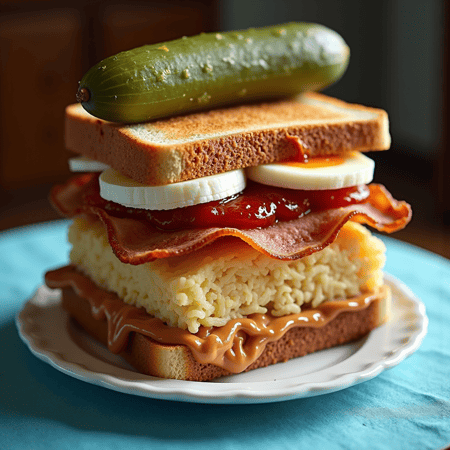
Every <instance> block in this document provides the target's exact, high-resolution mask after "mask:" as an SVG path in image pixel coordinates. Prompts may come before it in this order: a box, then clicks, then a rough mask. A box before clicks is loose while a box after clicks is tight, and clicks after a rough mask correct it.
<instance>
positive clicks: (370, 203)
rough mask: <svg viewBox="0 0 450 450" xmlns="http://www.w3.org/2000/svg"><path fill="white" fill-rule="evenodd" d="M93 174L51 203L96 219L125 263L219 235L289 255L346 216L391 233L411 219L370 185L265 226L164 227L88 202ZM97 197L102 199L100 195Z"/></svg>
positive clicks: (322, 237)
mask: <svg viewBox="0 0 450 450" xmlns="http://www.w3.org/2000/svg"><path fill="white" fill-rule="evenodd" d="M96 178H97V176H96V175H94V174H88V175H82V176H78V177H74V178H72V179H71V180H69V181H68V182H67V183H66V184H65V185H60V186H56V187H55V188H54V189H53V190H52V194H51V200H52V203H53V204H54V206H55V207H56V209H57V210H59V211H60V212H61V214H63V215H65V216H68V217H74V216H77V215H80V214H84V215H88V216H90V217H93V218H94V219H95V220H98V219H99V220H101V221H102V222H103V224H104V226H105V228H106V230H107V234H108V241H109V243H110V245H111V248H112V250H113V251H114V254H115V255H116V256H117V257H118V258H119V260H120V261H122V262H124V263H129V264H143V263H145V262H148V261H153V260H155V259H157V258H167V257H171V256H179V255H183V254H188V253H191V252H193V251H195V250H197V249H199V248H201V247H204V246H205V245H207V244H209V243H211V242H213V241H215V240H217V239H219V238H220V239H222V238H224V237H234V238H239V239H241V240H243V241H244V242H246V243H247V244H248V245H250V246H252V247H253V248H254V249H255V250H257V251H258V252H260V253H263V254H265V255H268V256H270V257H272V258H277V259H282V260H293V259H298V258H302V257H304V256H307V255H310V254H312V253H314V252H317V251H320V250H322V249H323V248H325V247H326V246H327V245H330V244H331V243H332V242H333V241H334V239H335V238H336V236H337V234H338V232H339V230H340V229H341V228H342V227H343V226H344V224H345V223H346V222H348V221H349V220H354V221H358V222H361V223H365V224H368V225H370V226H372V227H374V228H376V229H377V230H378V231H383V232H388V233H390V232H393V231H397V230H400V229H402V228H403V227H404V226H405V225H406V224H407V223H408V222H409V220H410V219H411V208H410V206H409V205H408V204H407V203H405V202H398V201H396V200H394V199H393V198H392V196H391V195H390V194H389V192H388V191H387V190H386V189H385V188H384V187H383V186H381V185H377V184H370V185H368V186H367V188H368V189H369V196H368V198H366V199H365V201H363V202H362V203H358V202H357V203H355V204H347V206H342V207H340V208H330V209H323V210H321V211H311V212H310V213H308V214H305V215H304V216H302V217H299V218H297V219H293V220H288V221H278V222H276V223H274V224H273V225H272V226H269V227H266V228H260V227H258V228H250V229H239V228H233V227H225V226H216V227H214V226H208V225H207V224H205V227H204V228H186V229H182V230H172V231H167V230H160V229H158V228H156V227H155V226H153V225H152V224H151V223H149V222H148V221H147V220H146V219H143V218H140V217H137V216H136V215H135V214H134V213H135V212H136V211H138V210H133V209H132V210H131V211H130V214H131V215H129V216H128V215H127V216H125V217H124V216H123V215H121V214H116V213H115V212H113V211H110V210H107V209H105V207H104V206H105V205H104V204H103V203H95V202H93V199H94V200H95V199H97V200H98V198H99V197H100V196H99V194H98V182H97V179H96ZM354 194H355V195H357V192H355V193H354ZM363 194H364V190H363ZM331 200H332V199H331ZM100 201H103V200H102V199H101V198H100ZM348 203H350V202H348Z"/></svg>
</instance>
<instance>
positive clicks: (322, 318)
mask: <svg viewBox="0 0 450 450" xmlns="http://www.w3.org/2000/svg"><path fill="white" fill-rule="evenodd" d="M45 279H46V283H47V285H48V286H49V287H51V288H65V287H72V288H73V289H74V290H75V292H76V293H77V294H78V295H79V296H80V297H82V298H84V299H86V300H88V301H89V303H90V305H91V312H92V315H93V317H94V318H96V319H97V320H106V321H107V324H108V348H109V350H110V351H111V352H113V353H120V352H121V351H122V350H123V349H124V348H125V347H126V345H127V342H128V338H129V334H130V333H131V332H137V333H140V334H143V335H145V336H147V337H149V338H151V339H153V340H155V341H156V342H159V343H162V344H172V345H185V346H187V347H188V348H189V349H190V350H191V352H192V354H193V356H194V358H195V359H196V360H197V361H198V362H200V363H203V364H213V365H216V366H218V367H221V368H223V369H226V370H228V371H230V372H232V373H239V372H242V371H244V370H245V369H246V368H247V367H248V366H249V365H250V364H252V363H253V362H254V361H255V360H256V359H257V358H258V357H259V356H260V355H261V353H262V352H263V350H264V349H265V347H266V345H267V344H268V343H269V342H274V341H276V340H278V339H280V338H281V337H282V336H283V335H284V334H285V333H286V332H287V331H288V330H290V329H291V328H293V327H316V328H317V327H322V326H324V325H326V324H327V323H329V322H330V321H331V320H333V319H334V318H335V317H336V316H337V315H338V314H340V313H341V312H344V311H359V310H363V309H365V308H367V307H368V306H369V304H370V303H371V302H372V301H374V300H375V299H379V298H380V296H383V295H384V294H385V293H383V292H381V293H376V294H375V293H367V294H361V295H359V296H357V297H354V298H351V299H348V300H333V301H329V302H324V303H322V304H321V305H319V306H318V307H317V308H314V309H308V310H306V311H304V312H301V313H299V314H291V315H288V316H284V317H273V316H271V315H270V314H252V315H250V316H248V317H246V318H243V319H234V320H231V321H230V322H228V323H227V324H226V325H225V326H223V327H219V328H206V327H202V328H201V329H200V331H199V332H198V333H196V334H192V333H189V332H188V331H187V330H182V329H180V328H174V327H169V326H167V325H165V324H164V323H163V322H162V321H161V320H159V319H157V318H155V317H152V316H149V315H148V314H147V313H146V312H145V310H144V309H142V308H137V307H135V306H132V305H127V304H125V303H124V302H122V300H120V299H119V297H118V296H117V295H116V294H114V293H112V292H108V291H105V290H103V289H101V288H99V287H97V286H96V285H95V283H94V282H92V281H91V280H90V279H89V278H88V277H86V276H85V275H83V274H82V273H80V272H79V271H77V269H76V268H75V267H73V266H66V267H62V268H60V269H57V270H54V271H51V272H48V273H47V274H46V278H45ZM383 289H384V288H383Z"/></svg>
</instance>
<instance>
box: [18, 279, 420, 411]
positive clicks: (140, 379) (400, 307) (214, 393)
mask: <svg viewBox="0 0 450 450" xmlns="http://www.w3.org/2000/svg"><path fill="white" fill-rule="evenodd" d="M385 280H386V283H387V284H388V285H389V286H390V287H391V289H392V294H393V299H392V300H393V302H392V316H393V317H392V319H391V320H390V321H389V323H387V324H385V325H383V326H381V327H378V328H377V329H375V330H374V331H372V332H371V333H370V334H369V335H368V336H367V337H365V338H363V339H361V340H359V341H357V342H355V343H353V344H348V345H344V346H340V347H336V348H332V349H329V350H322V351H320V352H317V353H313V354H311V355H307V356H304V357H301V358H297V359H293V360H290V361H288V362H286V363H283V364H276V365H273V366H270V367H266V368H263V369H257V370H253V371H250V372H247V373H244V374H239V375H233V376H229V377H224V378H219V379H218V380H217V381H213V382H194V381H179V380H167V379H162V378H155V377H150V376H147V375H142V374H140V373H137V372H136V371H135V370H134V369H133V368H132V367H130V366H128V365H127V364H126V363H125V362H124V361H123V360H122V359H121V358H120V357H116V356H114V355H112V354H110V353H109V352H108V351H107V350H106V348H105V347H103V346H102V345H100V344H98V343H96V342H95V341H94V340H92V339H91V338H90V337H89V336H87V335H86V334H85V333H84V332H83V331H82V330H81V329H79V328H78V327H77V326H76V325H74V324H73V323H72V322H71V321H70V320H69V318H68V316H67V313H66V312H65V311H64V310H63V309H62V308H61V306H60V294H59V291H58V290H50V289H48V288H46V287H45V286H42V287H40V288H39V289H38V291H37V292H36V294H35V295H34V297H33V298H32V299H30V300H29V301H28V302H27V303H26V304H25V305H24V307H23V309H22V311H21V312H20V313H19V314H18V315H17V318H16V324H17V328H18V330H19V334H20V337H21V338H22V340H23V341H24V342H25V344H27V346H28V347H29V348H30V350H31V351H32V353H34V354H35V355H36V356H37V357H38V358H40V359H41V360H43V361H45V362H47V363H49V364H50V365H52V366H53V367H55V368H56V369H58V370H60V371H62V372H64V373H66V374H68V375H71V376H73V377H75V378H78V379H80V380H83V381H86V382H88V383H92V384H96V385H99V386H104V387H106V388H109V389H113V390H116V391H119V392H124V393H128V394H133V395H139V396H143V397H150V398H158V399H165V400H178V401H187V402H202V403H266V402H274V401H281V400H290V399H295V398H301V397H311V396H314V395H320V394H326V393H329V392H334V391H338V390H341V389H345V388H347V387H350V386H353V385H355V384H357V383H361V382H362V381H366V380H370V379H371V378H373V377H375V376H376V375H378V374H379V373H380V372H382V371H383V370H385V369H388V368H391V367H393V366H396V365H397V364H398V363H400V362H401V361H402V360H404V359H405V358H406V357H407V356H409V355H411V354H412V353H413V352H414V351H415V350H417V349H418V347H419V346H420V344H421V342H422V340H423V338H424V336H425V334H426V331H427V325H428V319H427V316H426V314H425V307H424V305H423V303H422V302H421V301H420V300H418V299H417V298H416V297H415V295H414V294H413V293H412V292H411V291H410V289H409V288H408V287H406V286H405V285H404V284H402V283H401V282H400V281H398V280H397V279H395V278H394V277H392V276H390V275H385Z"/></svg>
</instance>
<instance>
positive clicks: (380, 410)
mask: <svg viewBox="0 0 450 450" xmlns="http://www.w3.org/2000/svg"><path fill="white" fill-rule="evenodd" d="M66 231H67V223H66V222H64V221H61V222H55V223H50V224H43V225H38V226H31V227H26V228H22V229H18V230H12V231H7V232H4V233H2V234H0V288H1V289H0V308H1V309H0V410H1V419H0V448H1V449H41V448H42V449H46V450H50V449H71V450H75V449H91V448H92V449H93V448H95V449H97V448H98V449H122V448H126V449H129V450H132V449H142V448H151V449H160V448H169V449H191V448H192V449H194V448H195V449H196V450H201V449H208V450H211V449H222V448H230V449H241V448H242V449H246V450H248V449H251V448H258V449H266V448H267V449H291V448H292V449H294V448H295V449H298V448H308V449H341V448H343V449H365V448H371V449H372V448H373V449H440V448H443V447H445V446H446V445H447V444H448V443H450V261H448V260H445V259H443V258H440V257H438V256H436V255H433V254H431V253H427V252H425V251H423V250H420V249H418V248H415V247H412V246H409V245H406V244H403V243H400V242H398V241H395V240H393V239H390V238H384V237H383V239H384V241H385V242H386V244H387V248H388V262H387V267H386V271H387V272H389V273H391V274H392V275H394V276H396V277H397V278H399V279H400V280H402V281H403V282H404V283H406V284H407V285H408V286H409V287H410V288H411V289H412V290H413V291H414V293H415V294H416V295H417V296H418V297H419V298H421V299H422V300H423V302H424V303H425V304H426V307H427V314H428V317H429V320H430V322H429V331H428V335H427V336H426V338H425V340H424V342H423V344H422V346H421V347H420V349H419V350H418V351H417V352H416V353H414V354H413V355H412V356H410V357H409V358H408V359H406V360H405V361H403V362H402V363H401V364H400V365H398V366H397V367H395V368H393V369H391V370H388V371H386V372H383V373H382V374H381V375H379V376H378V377H376V378H374V379H372V380H370V381H367V382H364V383H362V384H358V385H356V386H353V387H351V388H349V389H345V390H343V391H339V392H335V393H331V394H326V395H321V396H318V397H312V398H307V399H299V400H291V401H286V402H280V403H269V404H257V405H205V404H193V403H177V402H170V401H162V400H152V399H148V398H142V397H137V396H131V395H126V394H122V393H118V392H114V391H111V390H109V389H105V388H102V387H98V386H94V385H90V384H87V383H84V382H82V381H79V380H76V379H74V378H71V377H69V376H67V375H64V374H63V373H60V372H59V371H57V370H55V369H54V368H52V367H51V366H49V365H47V364H45V363H44V362H42V361H40V360H38V359H37V358H36V357H35V356H33V355H32V354H31V353H30V351H29V350H28V349H27V348H26V346H25V345H24V344H23V343H22V341H21V340H20V338H19V336H18V334H17V331H16V327H15V324H14V316H15V314H16V313H17V311H18V310H19V309H20V307H21V305H22V304H23V302H24V301H26V300H27V299H28V298H29V297H30V296H31V295H32V293H33V292H34V290H35V289H36V287H37V286H38V285H40V284H41V283H42V279H43V273H44V271H45V270H46V269H48V268H51V267H55V266H58V265H60V264H63V263H65V262H66V261H67V252H68V245H67V244H66Z"/></svg>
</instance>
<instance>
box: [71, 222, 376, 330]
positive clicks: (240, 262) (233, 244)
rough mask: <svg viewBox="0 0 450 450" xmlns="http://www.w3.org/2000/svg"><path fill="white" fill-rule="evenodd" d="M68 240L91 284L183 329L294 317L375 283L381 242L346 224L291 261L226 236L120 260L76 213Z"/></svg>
mask: <svg viewBox="0 0 450 450" xmlns="http://www.w3.org/2000/svg"><path fill="white" fill-rule="evenodd" d="M69 241H70V242H71V244H72V251H71V254H70V260H71V262H72V263H73V264H75V265H76V266H77V267H78V268H79V269H80V270H81V271H82V272H84V273H85V274H86V275H88V276H89V277H90V278H91V279H92V280H93V281H94V282H95V283H96V284H97V285H98V286H100V287H102V288H104V289H106V290H108V291H111V292H114V293H116V294H117V295H118V297H119V298H121V299H122V300H123V301H124V302H125V303H127V304H130V305H135V306H139V307H143V308H144V309H145V310H146V311H147V312H148V313H149V314H150V315H152V316H155V317H157V318H159V319H161V320H162V321H164V322H165V323H167V324H168V325H170V326H173V327H178V328H182V329H187V330H189V331H190V332H191V333H196V332H198V330H199V328H200V327H201V326H204V327H220V326H223V325H225V324H226V323H227V322H228V321H230V320H232V319H236V318H242V317H246V316H248V315H250V314H254V313H260V314H265V313H267V312H270V314H271V315H273V316H285V315H288V314H297V313H300V312H301V311H302V310H304V309H305V308H306V309H309V308H315V307H317V306H319V305H320V304H321V303H323V302H324V301H327V300H333V299H343V298H350V297H353V296H356V295H358V294H360V293H364V292H371V291H376V290H377V289H378V288H379V287H380V286H381V284H382V267H383V264H384V245H383V243H382V242H381V241H380V240H379V239H378V238H376V237H374V236H372V235H371V234H370V232H369V231H368V230H366V229H365V228H364V227H362V226H361V225H358V224H355V223H351V222H349V223H347V224H346V225H345V226H344V227H343V229H342V230H341V232H340V233H339V236H338V238H337V239H336V240H335V241H334V243H332V244H331V245H329V246H328V247H326V248H324V249H323V250H321V251H319V252H316V253H313V254H311V255H309V256H306V257H304V258H302V259H300V260H296V261H280V260H277V259H273V258H270V257H268V256H266V255H264V254H262V253H260V252H258V251H256V250H255V249H253V248H252V247H251V246H248V245H246V244H245V243H244V242H243V241H240V240H236V239H232V238H228V239H222V240H218V241H215V242H214V243H212V244H211V245H209V246H208V247H205V248H202V249H200V250H198V251H196V252H193V253H190V254H189V255H183V256H178V257H171V258H164V259H159V260H156V261H151V262H147V263H144V264H140V265H130V264H125V263H123V262H121V261H120V260H119V259H117V258H116V256H115V255H114V253H113V251H112V249H111V246H110V245H109V242H108V237H107V234H106V231H105V228H104V227H103V225H102V224H101V222H100V221H94V222H92V221H90V220H89V221H88V220H86V219H82V218H78V219H76V220H75V221H74V223H73V224H72V226H71V227H70V232H69Z"/></svg>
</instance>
